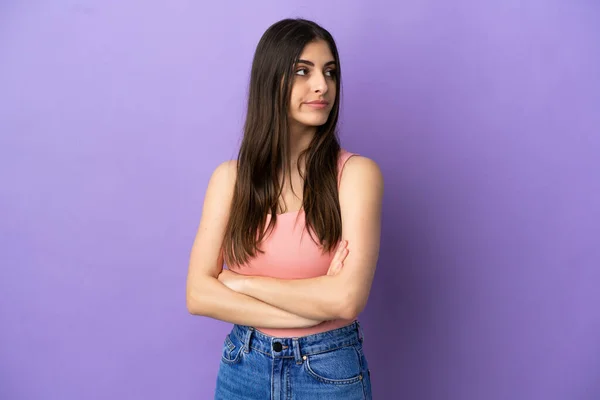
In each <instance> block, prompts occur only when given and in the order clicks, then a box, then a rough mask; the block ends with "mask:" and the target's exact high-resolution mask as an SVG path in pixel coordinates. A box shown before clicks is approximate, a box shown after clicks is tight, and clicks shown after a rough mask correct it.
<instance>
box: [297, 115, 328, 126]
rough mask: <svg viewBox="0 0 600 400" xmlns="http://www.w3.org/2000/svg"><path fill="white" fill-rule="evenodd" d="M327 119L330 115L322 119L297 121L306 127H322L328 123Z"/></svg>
mask: <svg viewBox="0 0 600 400" xmlns="http://www.w3.org/2000/svg"><path fill="white" fill-rule="evenodd" d="M327 118H329V115H325V116H323V117H321V118H302V119H297V120H296V122H298V123H299V124H302V125H305V126H321V125H325V123H326V122H327Z"/></svg>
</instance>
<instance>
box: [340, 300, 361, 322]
mask: <svg viewBox="0 0 600 400" xmlns="http://www.w3.org/2000/svg"><path fill="white" fill-rule="evenodd" d="M364 308H365V302H364V301H363V300H362V299H360V298H359V296H354V295H350V294H349V295H348V296H346V298H345V299H344V301H342V302H341V304H340V307H339V309H338V317H339V318H341V319H346V320H354V319H356V318H357V317H358V315H359V314H360V313H361V312H362V311H363V309H364Z"/></svg>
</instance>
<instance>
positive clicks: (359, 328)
mask: <svg viewBox="0 0 600 400" xmlns="http://www.w3.org/2000/svg"><path fill="white" fill-rule="evenodd" d="M356 330H357V331H358V341H359V342H361V343H362V341H363V339H364V337H365V334H364V332H363V330H362V327H361V326H360V322H358V320H357V321H356Z"/></svg>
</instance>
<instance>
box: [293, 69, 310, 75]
mask: <svg viewBox="0 0 600 400" xmlns="http://www.w3.org/2000/svg"><path fill="white" fill-rule="evenodd" d="M300 72H304V73H302V74H301V73H300ZM307 73H308V69H307V68H300V69H297V70H296V75H300V76H305V75H306V74H307Z"/></svg>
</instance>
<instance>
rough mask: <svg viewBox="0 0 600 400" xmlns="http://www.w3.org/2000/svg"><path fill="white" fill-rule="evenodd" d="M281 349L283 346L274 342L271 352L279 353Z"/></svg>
mask: <svg viewBox="0 0 600 400" xmlns="http://www.w3.org/2000/svg"><path fill="white" fill-rule="evenodd" d="M282 349H283V346H282V345H281V343H279V342H274V343H273V350H275V351H281V350H282Z"/></svg>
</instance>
